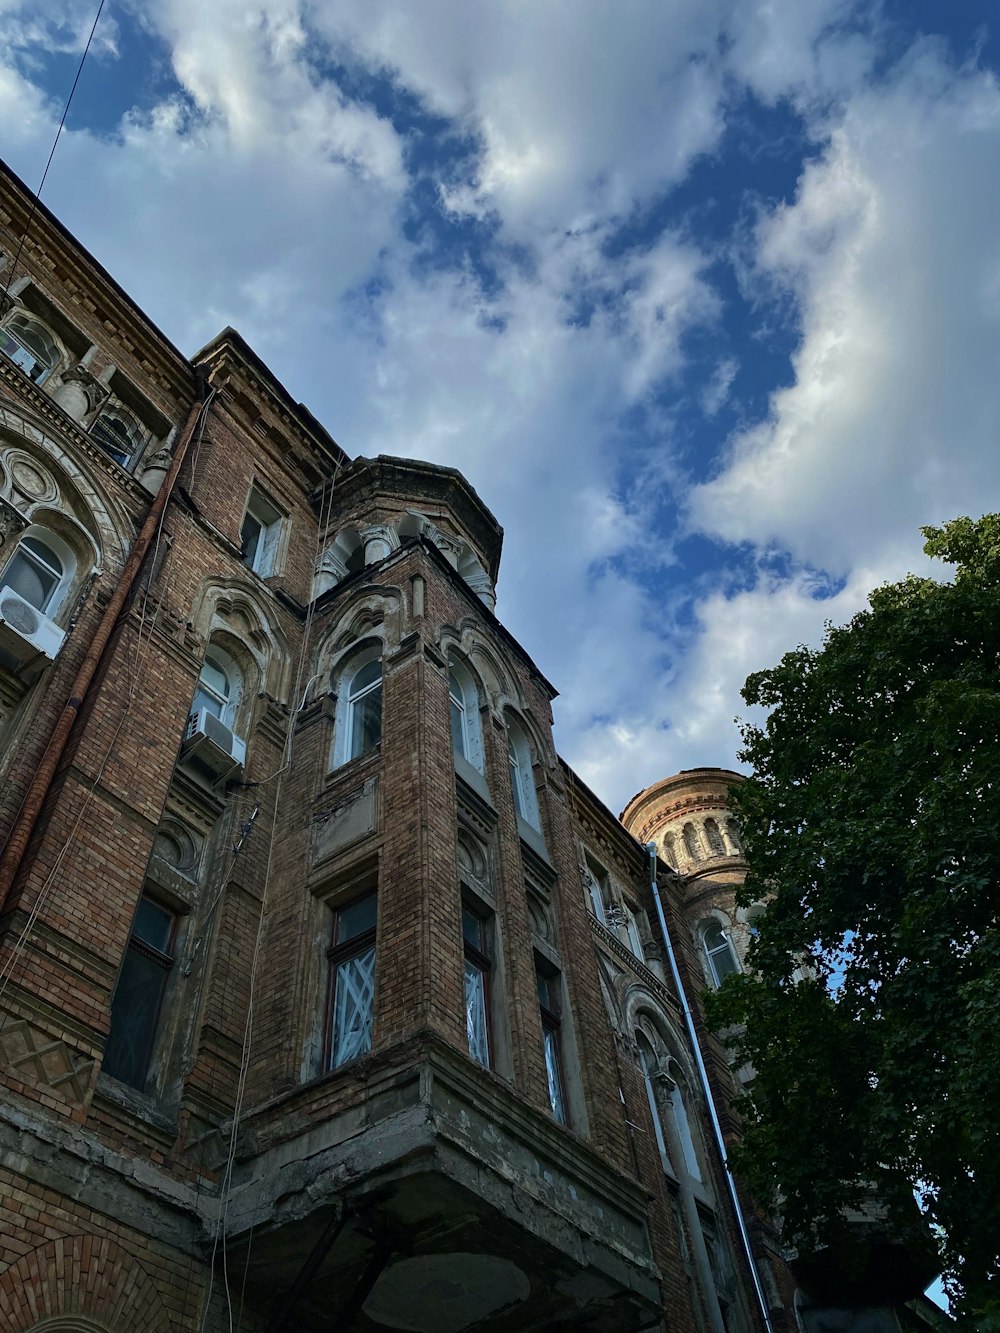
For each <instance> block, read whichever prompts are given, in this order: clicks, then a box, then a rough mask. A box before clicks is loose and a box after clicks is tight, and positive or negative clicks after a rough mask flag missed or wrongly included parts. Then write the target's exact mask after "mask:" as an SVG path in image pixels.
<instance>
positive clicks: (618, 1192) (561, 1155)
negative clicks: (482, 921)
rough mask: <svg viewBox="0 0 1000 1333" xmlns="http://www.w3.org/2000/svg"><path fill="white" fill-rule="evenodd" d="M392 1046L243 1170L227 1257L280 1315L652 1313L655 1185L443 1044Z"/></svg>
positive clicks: (490, 1320) (288, 1318)
mask: <svg viewBox="0 0 1000 1333" xmlns="http://www.w3.org/2000/svg"><path fill="white" fill-rule="evenodd" d="M393 1056H394V1058H393V1059H392V1060H391V1062H389V1063H386V1062H385V1061H384V1059H382V1060H379V1061H378V1062H377V1063H378V1066H379V1067H378V1068H377V1069H376V1070H372V1071H371V1073H370V1075H369V1077H368V1079H367V1080H366V1086H365V1095H364V1100H363V1101H362V1102H360V1103H358V1104H356V1105H353V1106H351V1107H350V1108H349V1109H345V1110H343V1111H341V1112H340V1113H338V1114H334V1115H331V1116H328V1117H325V1118H323V1119H317V1120H316V1121H315V1122H314V1123H312V1124H310V1125H309V1126H308V1128H302V1127H300V1129H299V1132H298V1133H296V1135H295V1136H294V1137H292V1138H285V1139H283V1140H282V1141H281V1142H278V1143H274V1144H273V1146H270V1147H269V1148H267V1149H266V1150H265V1151H263V1152H260V1153H257V1154H254V1155H253V1156H252V1157H249V1158H247V1159H246V1160H244V1161H242V1162H241V1163H240V1164H239V1165H238V1166H237V1169H236V1173H235V1175H234V1180H233V1189H232V1192H231V1195H230V1201H229V1209H228V1225H227V1228H226V1231H227V1236H228V1246H227V1250H228V1254H227V1260H228V1268H229V1272H230V1274H232V1273H234V1272H239V1273H243V1272H244V1271H246V1273H247V1282H248V1289H252V1290H254V1291H255V1293H256V1295H257V1299H258V1300H259V1301H260V1303H261V1305H262V1306H263V1305H264V1304H265V1302H266V1304H267V1305H270V1306H272V1308H273V1315H272V1327H274V1328H275V1329H278V1328H286V1329H289V1330H291V1329H302V1330H320V1329H340V1328H343V1329H358V1330H375V1329H383V1328H386V1329H410V1330H415V1331H421V1330H426V1331H427V1333H449V1330H455V1331H456V1333H457V1331H458V1330H461V1329H472V1328H475V1329H482V1330H490V1333H493V1331H494V1330H495V1331H496V1333H502V1331H505V1330H511V1331H513V1330H530V1329H543V1328H545V1329H551V1328H558V1327H565V1328H574V1329H592V1330H595V1333H596V1331H597V1330H608V1331H609V1333H610V1331H611V1330H632V1329H635V1330H638V1329H643V1328H647V1327H649V1326H650V1325H652V1324H654V1323H655V1322H656V1319H657V1315H658V1309H659V1281H658V1278H659V1275H658V1273H657V1270H656V1267H655V1265H654V1263H653V1259H652V1254H651V1251H650V1243H649V1235H648V1231H647V1227H646V1211H647V1206H648V1195H647V1193H646V1191H645V1190H644V1189H643V1188H642V1187H641V1186H640V1185H638V1184H637V1183H636V1182H635V1181H632V1180H630V1179H628V1178H627V1177H625V1176H622V1175H621V1174H619V1173H618V1172H616V1171H614V1170H613V1169H611V1168H610V1167H608V1166H607V1165H606V1164H605V1163H604V1162H603V1161H602V1160H601V1159H599V1158H598V1157H597V1156H596V1155H595V1154H594V1153H593V1152H592V1151H591V1150H590V1149H589V1148H588V1147H587V1146H586V1145H585V1144H583V1143H581V1142H580V1141H579V1140H577V1139H575V1138H574V1137H573V1136H571V1135H569V1134H566V1133H565V1132H564V1131H563V1130H562V1129H561V1128H560V1127H559V1126H557V1125H555V1124H554V1123H553V1122H552V1121H551V1120H550V1119H549V1118H548V1117H547V1116H545V1115H543V1114H542V1113H540V1112H536V1111H534V1110H533V1109H532V1108H530V1107H528V1106H526V1105H525V1103H524V1102H523V1101H521V1100H520V1099H519V1098H517V1097H515V1096H514V1095H513V1094H512V1093H511V1092H510V1091H509V1090H508V1089H507V1088H506V1086H505V1085H504V1084H503V1083H502V1081H501V1080H499V1079H497V1078H496V1077H495V1076H493V1075H490V1074H488V1073H486V1072H485V1071H480V1070H478V1069H477V1068H476V1067H475V1066H474V1065H472V1064H471V1063H470V1062H469V1061H468V1060H467V1059H465V1058H463V1057H462V1056H461V1055H459V1054H457V1053H456V1052H454V1051H452V1050H451V1049H450V1048H448V1047H446V1046H444V1045H442V1044H440V1043H438V1042H436V1041H434V1040H432V1039H429V1038H423V1039H421V1040H420V1041H419V1042H408V1043H406V1044H405V1045H404V1046H401V1047H399V1048H396V1050H395V1051H394V1052H393ZM346 1072H347V1071H345V1073H346ZM282 1109H284V1108H282ZM269 1113H270V1114H273V1108H272V1109H271V1111H270V1112H269ZM269 1113H262V1114H269ZM253 1122H254V1117H251V1119H250V1123H249V1125H248V1129H249V1130H250V1131H251V1133H253V1131H254V1129H255V1126H254V1123H253ZM279 1123H280V1122H272V1125H273V1126H275V1125H277V1124H279ZM262 1128H263V1131H264V1136H265V1137H268V1138H270V1137H271V1135H270V1133H269V1132H268V1128H267V1127H262Z"/></svg>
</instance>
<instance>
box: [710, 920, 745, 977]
mask: <svg viewBox="0 0 1000 1333" xmlns="http://www.w3.org/2000/svg"><path fill="white" fill-rule="evenodd" d="M701 941H702V944H703V945H704V948H705V957H706V958H707V959H708V969H709V972H710V974H711V977H712V984H713V985H714V986H721V985H722V983H723V981H724V980H725V978H726V977H728V976H729V975H730V973H732V972H738V971H739V970H740V965H739V963H738V962H737V961H736V955H735V953H733V946H732V945H731V944H730V942H729V936H728V935H727V934H726V932H725V931H724V930H723V929H722V927H721V926H720V925H719V923H718V921H710V922H709V923H708V924H707V925H706V926H704V927H703V928H702V933H701Z"/></svg>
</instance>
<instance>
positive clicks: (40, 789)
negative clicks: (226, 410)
mask: <svg viewBox="0 0 1000 1333" xmlns="http://www.w3.org/2000/svg"><path fill="white" fill-rule="evenodd" d="M212 397H213V394H211V393H210V394H209V396H208V398H207V399H206V401H204V402H202V401H200V400H199V401H198V402H196V403H194V404H193V405H192V407H191V411H190V412H189V413H188V417H187V420H186V421H185V423H184V429H183V430H182V432H181V436H180V439H179V440H178V441H177V447H176V448H175V449H174V453H173V458H172V459H171V462H170V470H169V471H168V473H167V475H166V477H165V479H164V481H163V485H162V486H161V487H160V489H159V490H158V491H157V493H156V495H154V497H153V502H152V504H151V505H150V506H149V511H148V513H147V514H146V520H145V522H144V523H143V525H142V528H141V530H140V532H139V535H138V537H136V539H135V544H134V546H133V547H132V550H131V551H130V552H129V557H128V559H127V560H126V561H125V567H124V569H123V570H122V573H121V578H120V579H119V580H118V586H117V588H116V589H115V591H114V594H113V596H112V598H111V600H110V602H108V605H107V607H106V608H105V611H104V615H103V616H102V617H101V623H100V624H99V625H98V627H97V632H96V633H95V634H94V638H93V641H92V642H91V645H90V647H89V648H88V649H87V652H86V655H85V656H84V659H83V661H82V662H81V663H80V668H79V670H78V671H77V674H76V679H75V680H74V681H73V686H72V689H71V690H70V696H69V699H68V700H67V702H66V705H65V707H64V708H63V710H62V712H61V713H60V715H59V718H58V720H57V722H56V724H55V726H54V727H53V729H52V734H51V736H50V737H49V741H48V744H47V745H46V747H45V750H44V752H43V754H42V758H41V760H40V762H39V765H38V767H37V768H36V769H35V772H34V775H33V776H32V779H31V782H30V784H29V786H28V790H27V792H26V793H25V797H24V801H23V802H22V804H21V808H20V810H19V811H18V813H17V817H16V819H15V820H14V825H13V828H12V829H11V831H10V837H9V838H8V839H7V843H6V845H5V847H4V849H3V853H2V855H0V911H2V910H3V908H4V905H5V903H6V901H7V895H8V893H9V892H10V886H11V884H13V882H14V876H15V875H16V874H17V871H18V868H19V866H20V864H21V861H22V858H23V857H24V853H25V850H26V848H27V846H28V842H29V840H30V838H31V835H32V833H33V832H34V829H35V825H36V823H37V822H38V815H39V812H40V811H41V808H42V804H43V802H44V801H45V797H46V796H47V795H48V792H49V788H50V787H51V786H52V780H53V778H54V777H55V773H56V768H57V767H58V765H59V760H60V759H61V758H62V755H63V752H64V750H65V749H66V742H67V741H68V739H69V734H70V731H71V730H72V728H73V723H74V722H75V721H76V719H77V716H78V715H79V712H80V709H81V707H82V706H83V701H84V699H85V698H86V695H87V690H88V689H89V687H90V683H91V681H92V680H93V678H94V673H95V672H96V671H97V668H98V666H99V665H100V662H101V658H102V656H103V655H104V650H105V648H106V647H107V645H108V640H109V639H110V638H111V632H112V630H113V629H114V627H115V624H116V622H117V620H118V617H119V615H120V614H121V611H122V608H123V607H124V605H125V602H126V599H127V598H128V595H129V593H130V592H131V591H132V586H133V584H134V583H135V580H136V576H137V575H138V573H139V569H140V568H141V566H142V562H143V561H144V560H145V558H146V554H147V552H148V550H149V547H150V545H151V543H152V541H153V538H154V536H155V535H156V529H157V527H158V525H159V522H160V517H161V515H162V514H163V511H164V509H165V508H166V504H167V501H168V500H169V498H170V494H171V492H172V490H173V487H174V483H175V481H176V480H177V475H178V473H179V472H180V470H181V465H182V464H183V462H184V458H185V456H186V454H187V451H188V445H189V444H190V442H191V437H192V435H193V434H194V430H195V427H196V426H197V424H198V421H199V419H201V418H202V417H203V414H204V413H205V412H207V410H208V406H209V403H211V401H212Z"/></svg>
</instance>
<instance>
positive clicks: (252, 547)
mask: <svg viewBox="0 0 1000 1333" xmlns="http://www.w3.org/2000/svg"><path fill="white" fill-rule="evenodd" d="M262 532H263V528H262V527H261V525H260V524H259V523H258V522H257V520H256V519H255V518H254V516H253V514H250V513H248V514H247V515H246V517H245V518H244V519H243V526H242V527H241V528H240V559H241V560H242V561H243V563H244V564H245V565H247V566H248V567H249V568H250V569H253V568H254V566H255V565H256V562H257V552H258V550H259V549H260V537H261V533H262Z"/></svg>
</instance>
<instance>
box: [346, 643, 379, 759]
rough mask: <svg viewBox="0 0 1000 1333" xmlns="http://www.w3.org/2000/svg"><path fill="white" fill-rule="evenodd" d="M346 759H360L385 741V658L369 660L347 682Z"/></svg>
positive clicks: (370, 658) (371, 658)
mask: <svg viewBox="0 0 1000 1333" xmlns="http://www.w3.org/2000/svg"><path fill="white" fill-rule="evenodd" d="M346 726H347V737H346V741H347V744H346V746H345V759H357V758H359V757H360V756H361V755H363V754H368V753H369V751H371V750H374V749H376V748H377V747H378V746H379V745H380V744H381V742H382V659H381V658H380V657H369V658H368V659H367V660H366V661H365V662H363V663H362V664H361V665H360V666H358V667H357V668H356V669H355V671H354V673H353V674H352V675H351V677H350V679H349V680H348V682H347V719H346Z"/></svg>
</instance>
